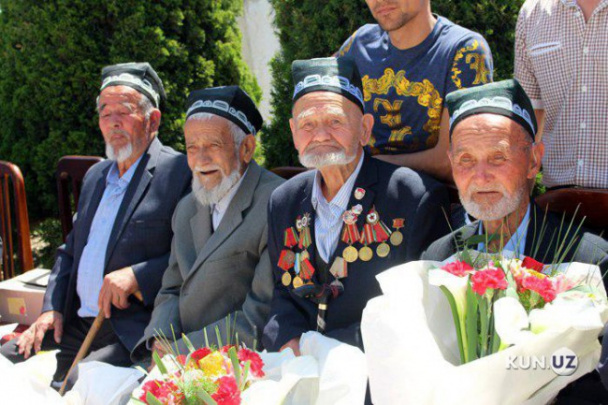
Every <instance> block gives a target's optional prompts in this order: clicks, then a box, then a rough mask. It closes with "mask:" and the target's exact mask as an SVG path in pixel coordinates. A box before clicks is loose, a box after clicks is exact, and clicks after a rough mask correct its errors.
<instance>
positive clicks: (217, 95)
mask: <svg viewBox="0 0 608 405" xmlns="http://www.w3.org/2000/svg"><path fill="white" fill-rule="evenodd" d="M261 126H262V116H261V115H260V113H259V112H258V110H257V108H256V106H255V104H254V102H253V101H252V100H251V98H249V96H248V95H247V93H245V92H244V91H243V90H241V89H240V88H239V87H237V86H230V87H217V88H212V89H205V90H198V91H194V92H192V93H191V94H190V97H189V99H188V112H187V113H186V123H185V126H184V134H185V137H186V150H187V154H188V165H189V166H190V169H191V170H192V172H193V178H192V193H191V194H189V195H187V196H186V197H184V198H183V199H182V201H181V202H180V203H179V205H178V206H177V209H176V210H175V214H174V215H173V232H174V237H173V243H172V247H171V258H170V259H169V267H168V268H167V271H166V272H165V275H164V277H163V284H162V288H161V290H160V292H159V294H158V297H157V298H156V302H155V304H154V312H153V313H152V320H151V321H150V324H149V325H148V327H147V328H146V331H145V333H144V337H143V338H142V339H141V340H140V342H139V347H142V348H143V347H147V348H154V349H156V350H161V351H162V346H161V345H159V344H158V343H156V344H155V342H156V340H155V339H156V337H157V336H159V335H161V336H162V335H164V336H166V337H167V338H169V339H172V338H173V336H174V333H175V336H176V337H177V338H179V341H178V345H179V346H181V348H182V349H185V348H184V345H183V344H182V341H181V334H182V333H183V334H186V335H187V336H188V338H189V339H190V340H191V341H192V342H193V343H194V344H195V345H196V346H198V347H200V346H202V345H204V342H205V340H204V338H203V336H204V335H203V329H204V328H205V327H207V332H208V333H207V335H208V336H209V337H210V338H212V339H213V342H214V343H216V342H215V336H216V332H215V329H216V328H219V330H220V336H222V340H223V341H226V338H227V337H228V336H226V333H227V331H226V328H225V326H226V319H225V318H226V317H227V316H229V315H230V319H231V323H233V322H235V321H236V330H234V331H233V332H231V334H232V333H236V334H238V338H239V340H240V341H241V342H244V343H246V344H247V346H249V347H254V345H255V344H256V342H257V343H259V342H260V338H261V332H262V328H263V327H264V324H265V322H266V319H267V316H268V312H269V310H270V301H271V299H272V291H273V280H272V266H271V265H270V259H269V258H268V252H267V249H266V244H267V239H268V222H267V219H266V207H267V205H268V199H269V198H270V194H271V193H272V191H273V190H274V189H275V188H276V187H277V186H279V185H280V184H281V183H282V182H283V180H282V179H281V178H280V177H278V176H276V175H274V174H272V173H271V172H269V171H267V170H265V169H262V168H260V166H258V165H257V164H256V162H255V161H254V160H253V153H254V151H255V146H256V138H255V135H256V133H257V131H259V130H260V128H261ZM134 354H135V355H137V353H134Z"/></svg>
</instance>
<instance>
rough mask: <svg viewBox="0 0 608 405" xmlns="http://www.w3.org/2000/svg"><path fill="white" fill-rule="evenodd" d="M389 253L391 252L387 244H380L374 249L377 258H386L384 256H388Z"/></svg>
mask: <svg viewBox="0 0 608 405" xmlns="http://www.w3.org/2000/svg"><path fill="white" fill-rule="evenodd" d="M390 252H391V247H390V246H389V245H388V243H384V242H382V243H381V244H379V245H378V247H377V248H376V254H377V255H378V257H386V256H388V254H389V253H390Z"/></svg>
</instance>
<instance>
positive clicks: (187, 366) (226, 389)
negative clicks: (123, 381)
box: [137, 335, 264, 405]
mask: <svg viewBox="0 0 608 405" xmlns="http://www.w3.org/2000/svg"><path fill="white" fill-rule="evenodd" d="M182 339H183V340H184V343H185V344H186V346H187V347H188V350H189V354H188V355H177V356H176V355H175V354H167V355H165V356H164V357H163V358H162V359H161V358H160V356H159V355H158V354H157V353H156V352H154V353H153V358H154V361H155V363H156V366H157V368H158V371H159V372H160V376H159V377H158V378H153V379H149V380H148V381H147V382H145V384H143V386H142V387H141V389H140V393H139V396H138V398H137V399H138V400H139V401H140V402H142V403H145V404H148V405H166V404H171V405H179V404H201V405H203V404H204V405H238V404H240V403H241V392H242V391H244V390H246V389H247V388H249V386H250V385H251V384H252V383H253V382H254V381H255V380H256V379H261V378H263V377H264V371H263V367H264V363H263V361H262V359H261V358H260V356H259V355H258V353H256V352H254V351H252V350H249V349H247V348H246V347H239V346H238V344H237V345H231V344H227V345H225V346H223V347H221V348H219V349H210V348H209V347H204V348H201V349H195V348H194V347H193V345H192V343H191V342H190V341H189V340H188V338H187V337H186V336H185V335H182ZM220 343H221V341H220ZM163 346H165V347H166V348H167V349H168V350H167V352H170V351H171V349H170V344H169V342H167V341H166V340H164V342H163ZM207 346H209V345H207Z"/></svg>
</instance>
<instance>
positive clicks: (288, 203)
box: [262, 154, 449, 351]
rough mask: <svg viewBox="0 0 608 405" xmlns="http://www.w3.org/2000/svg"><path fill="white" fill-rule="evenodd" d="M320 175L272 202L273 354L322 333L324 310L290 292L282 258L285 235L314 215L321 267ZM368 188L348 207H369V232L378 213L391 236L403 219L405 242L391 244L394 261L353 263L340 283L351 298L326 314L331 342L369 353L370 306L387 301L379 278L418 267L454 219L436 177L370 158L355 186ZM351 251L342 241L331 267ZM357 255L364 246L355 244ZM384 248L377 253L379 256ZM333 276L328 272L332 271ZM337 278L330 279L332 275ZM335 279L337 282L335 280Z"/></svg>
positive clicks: (268, 330)
mask: <svg viewBox="0 0 608 405" xmlns="http://www.w3.org/2000/svg"><path fill="white" fill-rule="evenodd" d="M315 173H316V171H309V172H306V173H303V174H300V175H299V176H297V177H294V178H293V179H291V180H289V181H287V182H286V183H284V184H283V185H281V186H280V187H279V188H277V189H276V190H275V191H274V192H273V194H272V196H271V197H270V202H269V208H268V220H269V228H268V252H269V254H270V262H271V264H272V265H273V268H274V275H275V290H274V295H273V301H272V304H271V310H270V320H269V322H268V324H267V325H266V327H265V328H264V337H263V340H262V342H263V344H264V347H265V348H266V349H268V350H270V351H273V350H274V351H276V350H278V349H280V348H281V346H283V345H284V344H285V343H287V342H288V341H289V340H291V339H292V338H295V337H299V336H300V335H301V334H302V333H304V332H306V331H309V330H316V325H317V321H316V319H317V312H318V309H317V304H315V303H314V302H312V301H311V300H309V299H307V298H300V297H298V296H297V295H296V294H294V293H293V287H292V286H289V287H285V286H284V285H283V284H282V282H281V276H282V275H283V273H284V271H283V270H282V269H281V268H280V267H278V265H277V263H278V261H279V255H280V253H281V251H282V250H283V249H284V239H283V237H284V232H285V230H286V229H287V228H289V227H294V228H295V221H296V218H297V217H298V216H299V215H303V214H304V213H309V214H311V219H312V223H311V225H310V230H311V240H312V241H313V245H312V246H311V247H310V248H309V249H308V252H309V254H310V261H311V263H313V264H314V263H315V261H316V257H315V255H316V252H315V249H314V240H315V236H314V220H315V212H314V209H313V207H312V202H311V195H312V187H313V182H314V176H315ZM357 188H363V189H364V190H365V195H364V197H363V198H362V199H361V200H357V199H356V198H355V196H354V193H352V194H351V198H350V201H349V203H348V206H347V208H348V209H350V208H351V207H353V206H354V205H356V204H361V205H362V207H363V211H362V214H361V215H359V219H358V222H357V227H358V228H359V230H361V229H363V225H364V224H365V221H366V219H365V218H366V215H367V213H368V212H369V210H370V209H371V208H372V207H375V208H376V210H377V212H378V214H379V217H380V219H382V220H383V221H384V222H385V224H386V225H387V226H388V227H389V228H391V229H392V225H393V219H396V218H403V219H404V220H405V227H404V228H402V229H401V232H402V233H403V243H402V244H401V245H399V246H397V247H395V246H392V245H391V251H390V254H389V255H388V256H387V257H385V258H380V257H378V256H377V255H376V254H375V253H374V257H373V259H372V260H370V261H368V262H363V261H361V260H357V261H355V262H354V263H349V264H348V277H346V278H344V279H342V280H340V281H341V282H342V283H343V284H344V292H343V293H342V294H341V295H340V296H338V297H337V298H335V299H331V298H330V299H329V302H328V310H327V313H326V318H325V320H326V325H327V326H326V329H325V332H326V335H327V336H330V337H332V338H335V339H338V340H340V341H343V342H345V343H349V344H352V345H356V346H359V347H362V342H361V334H360V328H359V326H360V322H361V314H362V311H363V308H365V305H366V304H367V301H368V300H369V299H371V298H373V297H375V296H378V295H380V294H381V291H380V286H379V284H378V282H377V280H376V277H375V276H376V275H377V274H378V273H380V272H382V271H383V270H386V269H388V268H390V267H393V266H395V265H398V264H401V263H403V262H406V261H410V260H417V259H419V258H420V254H421V253H422V252H423V250H424V249H426V247H427V246H428V245H429V244H430V243H431V242H432V241H433V240H435V239H437V238H438V237H440V236H442V235H445V234H447V233H448V232H449V228H448V223H447V220H446V214H447V213H449V203H448V195H447V191H446V189H445V187H444V186H443V185H442V184H441V183H439V182H437V181H435V180H433V179H432V178H430V177H428V176H426V175H423V174H419V173H417V172H415V171H413V170H410V169H406V168H402V167H398V166H395V165H392V164H388V163H384V162H381V161H380V160H377V159H375V158H372V157H370V156H369V155H367V154H366V155H365V157H364V162H363V165H362V166H361V171H360V172H359V175H358V176H357V179H356V180H355V185H354V187H353V191H354V190H356V189H357ZM347 246H348V245H347V244H346V243H345V242H343V241H339V243H338V247H337V248H336V250H335V252H334V253H333V255H332V257H331V258H330V259H329V265H330V266H331V264H332V263H333V261H334V259H335V257H336V256H338V255H341V254H342V251H343V250H344V248H346V247H347ZM354 246H355V247H356V248H360V247H362V246H363V245H361V244H360V243H355V244H354ZM376 246H377V244H376V243H374V244H373V245H372V246H371V247H372V249H373V250H374V251H375V248H376ZM327 270H329V266H328V269H327ZM330 277H331V276H330ZM331 278H333V277H331ZM313 281H314V282H315V283H316V284H321V282H320V280H319V271H316V272H315V274H314V276H313Z"/></svg>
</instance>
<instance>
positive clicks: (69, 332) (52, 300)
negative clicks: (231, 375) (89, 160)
mask: <svg viewBox="0 0 608 405" xmlns="http://www.w3.org/2000/svg"><path fill="white" fill-rule="evenodd" d="M162 98H164V90H163V85H162V82H161V80H160V78H159V77H158V75H157V74H156V72H155V71H154V70H153V69H152V67H151V66H150V65H149V64H148V63H127V64H119V65H114V66H108V67H105V68H104V69H103V71H102V85H101V89H100V94H99V98H98V100H97V109H98V112H99V128H100V129H101V132H102V134H103V137H104V140H105V143H106V154H107V156H108V159H109V160H106V161H104V162H101V163H98V164H96V165H95V166H93V167H92V168H91V169H90V170H89V171H88V173H87V175H86V176H85V179H84V182H83V186H82V191H81V194H80V201H79V203H78V211H77V216H76V220H75V222H74V229H73V230H72V232H71V233H70V234H69V235H68V238H67V241H66V243H65V245H63V246H61V247H60V248H59V250H58V253H57V260H56V262H55V265H54V267H53V270H52V272H51V276H50V279H49V285H48V288H47V291H46V294H45V297H44V304H43V308H42V314H41V315H40V317H39V318H38V319H37V320H36V322H34V324H33V325H32V326H31V327H30V328H29V329H28V330H27V331H25V332H24V333H23V334H22V335H21V337H20V338H18V340H17V341H15V340H13V341H12V342H9V344H7V345H5V346H3V347H2V354H4V355H5V356H7V357H9V358H10V359H11V360H12V361H22V360H23V359H24V358H28V357H29V356H30V355H31V354H32V353H33V352H38V351H39V350H41V349H47V348H50V347H52V346H57V345H58V346H59V352H58V354H57V370H56V372H55V376H54V380H55V382H59V383H60V382H61V381H62V380H63V379H64V377H65V374H66V373H67V371H68V369H69V367H70V365H71V363H72V361H73V360H74V357H75V355H76V352H77V351H78V349H79V348H80V345H81V344H82V342H83V340H84V338H85V336H86V334H87V332H88V331H89V329H90V327H91V325H92V322H93V319H94V318H95V316H97V314H98V311H103V312H104V315H105V317H106V318H109V320H108V321H106V322H104V324H103V326H102V328H101V330H100V331H99V332H98V333H97V335H96V338H95V339H94V340H93V343H92V345H91V351H90V354H89V355H88V357H87V358H86V359H85V360H89V361H90V360H99V361H104V362H107V363H110V364H114V365H119V366H127V365H130V364H131V360H130V352H131V350H132V349H133V347H134V346H135V343H136V342H137V341H138V340H139V339H140V338H141V336H142V335H143V332H144V329H145V327H146V325H147V324H148V322H149V320H150V315H151V313H152V306H153V303H154V299H155V298H156V294H157V293H158V290H159V289H160V284H161V279H162V275H163V272H164V271H165V269H166V268H167V263H168V260H169V252H170V245H171V236H172V232H171V223H170V221H171V215H172V214H173V211H174V209H175V206H176V205H177V203H178V202H179V200H180V199H181V197H182V196H183V195H185V194H186V192H187V191H188V190H189V185H190V181H191V173H190V170H188V165H187V162H186V157H185V156H184V155H182V154H180V153H177V152H175V151H174V150H173V149H171V148H169V147H166V146H163V144H162V143H161V142H160V141H159V140H158V137H157V133H158V127H159V125H160V119H161V112H160V110H159V105H160V102H161V99H162ZM136 291H139V292H140V293H141V296H142V298H143V302H141V301H139V300H137V299H134V297H132V296H131V295H132V294H133V293H134V292H136ZM70 378H71V379H72V378H75V377H74V376H73V375H72V376H70Z"/></svg>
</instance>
